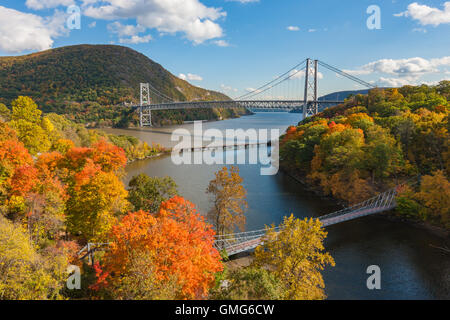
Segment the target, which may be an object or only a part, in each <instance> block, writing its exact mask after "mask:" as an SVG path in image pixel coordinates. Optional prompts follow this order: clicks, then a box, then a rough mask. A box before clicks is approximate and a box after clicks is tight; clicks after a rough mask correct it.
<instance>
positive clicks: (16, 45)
mask: <svg viewBox="0 0 450 320" xmlns="http://www.w3.org/2000/svg"><path fill="white" fill-rule="evenodd" d="M65 22H66V14H65V13H63V12H60V11H58V10H56V11H55V13H54V15H53V16H51V17H46V18H44V17H40V16H37V15H34V14H30V13H24V12H21V11H17V10H14V9H9V8H5V7H2V6H0V50H2V51H5V52H8V53H19V52H22V51H26V50H37V51H41V50H46V49H50V48H51V47H52V45H53V42H54V40H53V39H54V38H56V37H59V36H62V35H64V34H67V32H68V30H67V29H66V28H65Z"/></svg>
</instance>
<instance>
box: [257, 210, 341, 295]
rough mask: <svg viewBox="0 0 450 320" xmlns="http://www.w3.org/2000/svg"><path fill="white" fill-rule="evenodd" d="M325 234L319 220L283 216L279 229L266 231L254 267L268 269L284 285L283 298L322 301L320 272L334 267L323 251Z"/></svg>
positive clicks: (323, 293)
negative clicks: (327, 267) (328, 266)
mask: <svg viewBox="0 0 450 320" xmlns="http://www.w3.org/2000/svg"><path fill="white" fill-rule="evenodd" d="M326 235H327V233H326V231H324V230H323V229H322V224H321V223H320V221H319V220H318V219H312V218H311V219H309V220H308V219H305V220H299V219H295V218H294V216H293V215H291V216H290V217H289V218H287V217H285V219H284V221H283V223H282V224H281V225H280V230H279V231H276V230H275V228H274V227H271V228H267V231H266V235H265V236H264V244H263V245H262V246H259V247H257V248H256V250H255V265H257V266H260V267H266V268H267V269H268V270H271V271H272V272H273V273H274V274H275V276H276V277H277V278H278V279H279V281H280V282H281V284H282V286H283V289H284V290H283V291H284V296H283V299H287V300H317V299H324V298H325V297H326V296H325V292H324V287H325V284H324V281H323V278H322V274H321V271H322V270H323V269H324V268H325V266H327V265H331V266H334V265H335V263H334V260H333V258H332V257H331V256H330V254H329V253H326V252H324V245H323V241H324V239H325V237H326Z"/></svg>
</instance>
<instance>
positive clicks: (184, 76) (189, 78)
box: [178, 73, 203, 81]
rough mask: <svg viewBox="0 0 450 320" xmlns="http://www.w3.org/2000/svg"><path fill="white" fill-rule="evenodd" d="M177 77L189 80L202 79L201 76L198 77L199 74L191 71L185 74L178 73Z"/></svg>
mask: <svg viewBox="0 0 450 320" xmlns="http://www.w3.org/2000/svg"><path fill="white" fill-rule="evenodd" d="M178 78H180V79H181V80H189V81H202V80H203V78H202V77H200V76H199V75H196V74H192V73H188V74H187V75H186V74H184V73H180V74H179V75H178Z"/></svg>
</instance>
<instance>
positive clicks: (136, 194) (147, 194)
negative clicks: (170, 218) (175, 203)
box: [128, 173, 178, 212]
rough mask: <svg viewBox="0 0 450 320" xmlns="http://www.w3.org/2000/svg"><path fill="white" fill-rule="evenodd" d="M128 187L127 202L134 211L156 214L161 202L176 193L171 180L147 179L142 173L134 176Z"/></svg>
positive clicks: (165, 178) (174, 185)
mask: <svg viewBox="0 0 450 320" xmlns="http://www.w3.org/2000/svg"><path fill="white" fill-rule="evenodd" d="M128 186H129V187H130V189H129V190H128V201H130V203H131V204H132V205H133V206H134V210H144V211H149V212H157V211H158V210H159V206H160V204H161V202H163V201H167V200H168V199H170V198H172V197H174V196H175V195H177V193H178V191H177V185H176V183H175V181H173V179H172V178H170V177H164V178H159V177H149V176H147V175H146V174H144V173H141V174H139V175H137V176H134V177H133V178H132V179H131V180H130V182H129V183H128Z"/></svg>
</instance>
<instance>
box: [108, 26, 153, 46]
mask: <svg viewBox="0 0 450 320" xmlns="http://www.w3.org/2000/svg"><path fill="white" fill-rule="evenodd" d="M107 29H108V30H109V31H110V32H112V33H115V34H117V35H118V36H119V43H128V44H139V43H147V42H150V40H152V36H151V35H145V36H139V33H142V32H145V30H146V28H145V27H143V26H140V25H137V26H134V25H123V24H121V23H120V22H119V21H116V22H113V23H110V24H108V26H107Z"/></svg>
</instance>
